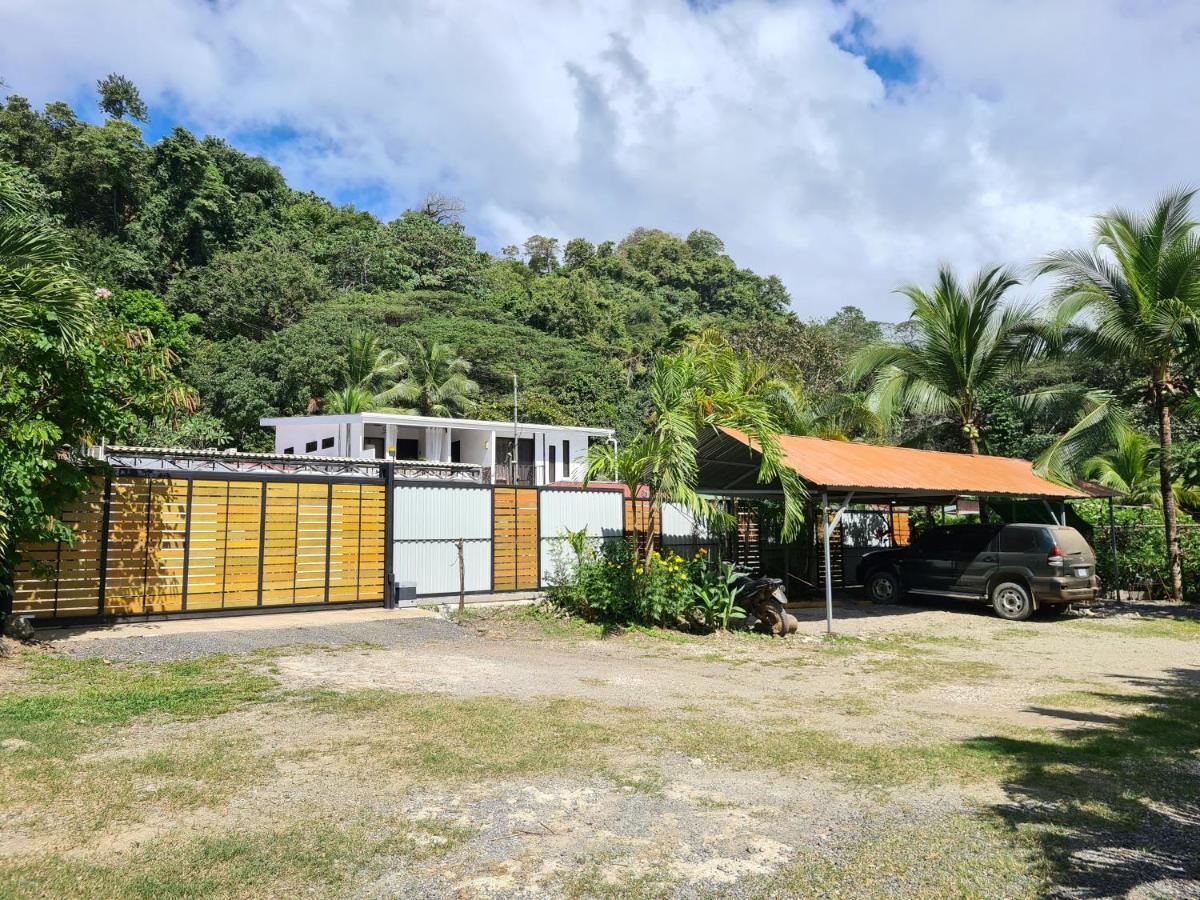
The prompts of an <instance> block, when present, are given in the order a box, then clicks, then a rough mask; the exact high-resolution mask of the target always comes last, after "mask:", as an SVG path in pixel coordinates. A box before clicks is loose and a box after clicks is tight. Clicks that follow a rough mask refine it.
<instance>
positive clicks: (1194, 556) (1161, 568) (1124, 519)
mask: <svg viewBox="0 0 1200 900" xmlns="http://www.w3.org/2000/svg"><path fill="white" fill-rule="evenodd" d="M1075 511H1076V512H1077V513H1078V514H1079V515H1080V517H1081V518H1083V519H1084V521H1086V522H1088V523H1089V524H1090V525H1092V527H1093V528H1094V529H1095V535H1094V537H1093V542H1094V545H1095V550H1096V569H1097V572H1096V574H1097V575H1099V576H1100V582H1101V584H1103V585H1104V587H1105V588H1106V589H1108V590H1111V589H1112V588H1113V587H1114V585H1113V584H1112V580H1113V576H1112V571H1113V564H1112V563H1113V557H1112V541H1111V540H1110V538H1109V527H1108V506H1107V503H1105V502H1104V501H1099V500H1095V501H1087V502H1083V503H1077V504H1075ZM1113 518H1114V519H1115V520H1116V526H1117V527H1116V535H1117V540H1116V544H1117V561H1118V570H1117V583H1116V585H1115V587H1118V588H1120V589H1121V590H1127V591H1128V590H1135V591H1145V592H1147V593H1148V594H1149V595H1150V596H1151V597H1154V598H1161V597H1162V596H1163V595H1164V594H1165V592H1166V585H1167V583H1168V581H1169V571H1168V568H1167V541H1166V535H1165V533H1164V530H1163V517H1162V510H1160V509H1156V508H1154V507H1150V506H1139V507H1120V506H1119V507H1117V508H1116V509H1115V510H1114V515H1113ZM1180 520H1181V521H1180V529H1179V545H1180V549H1181V550H1182V551H1183V596H1184V599H1185V600H1190V601H1198V600H1200V526H1197V525H1196V524H1195V523H1193V522H1190V521H1189V520H1188V518H1187V516H1186V515H1181V516H1180Z"/></svg>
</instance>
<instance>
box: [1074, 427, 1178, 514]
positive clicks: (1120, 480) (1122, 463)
mask: <svg viewBox="0 0 1200 900" xmlns="http://www.w3.org/2000/svg"><path fill="white" fill-rule="evenodd" d="M1158 454H1159V446H1158V445H1157V444H1155V443H1154V441H1152V440H1151V439H1150V438H1149V437H1147V436H1146V435H1144V434H1142V433H1141V432H1140V431H1132V430H1129V429H1126V430H1125V431H1123V432H1121V434H1120V436H1119V437H1118V439H1117V443H1116V445H1115V446H1113V447H1110V448H1109V449H1108V450H1106V451H1105V452H1103V453H1099V454H1097V455H1096V456H1093V457H1092V458H1091V459H1089V460H1087V462H1085V463H1084V464H1083V469H1082V474H1083V477H1084V478H1086V479H1088V480H1089V481H1094V482H1096V483H1097V484H1101V485H1103V486H1104V487H1106V488H1111V489H1112V490H1114V491H1120V492H1121V494H1122V497H1121V499H1122V501H1123V502H1125V503H1131V504H1136V505H1138V506H1143V505H1146V504H1156V505H1158V506H1160V507H1161V506H1162V494H1161V493H1160V492H1159V488H1158V462H1157V459H1158ZM1172 491H1173V492H1174V494H1175V502H1176V503H1179V504H1180V505H1188V506H1195V505H1196V504H1197V502H1198V501H1200V489H1197V488H1196V487H1187V486H1185V485H1184V482H1183V479H1181V478H1177V479H1176V480H1175V482H1174V483H1173V484H1172Z"/></svg>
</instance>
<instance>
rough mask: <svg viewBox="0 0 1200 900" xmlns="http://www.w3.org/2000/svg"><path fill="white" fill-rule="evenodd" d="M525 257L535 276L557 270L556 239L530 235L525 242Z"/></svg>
mask: <svg viewBox="0 0 1200 900" xmlns="http://www.w3.org/2000/svg"><path fill="white" fill-rule="evenodd" d="M525 255H526V256H527V257H528V265H529V269H530V271H531V272H533V273H534V274H535V275H548V274H550V273H551V272H553V271H554V270H555V269H557V268H558V238H552V237H544V236H543V235H540V234H534V235H530V237H529V238H528V239H527V240H526V241H525Z"/></svg>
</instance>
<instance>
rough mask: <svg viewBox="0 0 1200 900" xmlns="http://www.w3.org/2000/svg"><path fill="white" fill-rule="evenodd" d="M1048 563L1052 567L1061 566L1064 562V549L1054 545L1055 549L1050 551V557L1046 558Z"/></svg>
mask: <svg viewBox="0 0 1200 900" xmlns="http://www.w3.org/2000/svg"><path fill="white" fill-rule="evenodd" d="M1046 562H1047V563H1049V564H1050V565H1052V566H1061V565H1062V564H1063V562H1064V560H1063V552H1062V548H1061V547H1059V546H1058V544H1055V545H1054V549H1053V550H1051V551H1050V555H1049V556H1047V557H1046Z"/></svg>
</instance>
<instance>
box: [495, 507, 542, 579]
mask: <svg viewBox="0 0 1200 900" xmlns="http://www.w3.org/2000/svg"><path fill="white" fill-rule="evenodd" d="M492 502H493V503H494V504H495V507H494V509H493V512H492V521H493V528H494V532H495V540H494V543H493V545H492V573H493V579H494V586H495V590H497V591H532V590H536V589H537V587H538V583H539V579H538V492H537V489H536V488H503V487H497V488H496V489H495V492H494V494H493V500H492Z"/></svg>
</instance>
